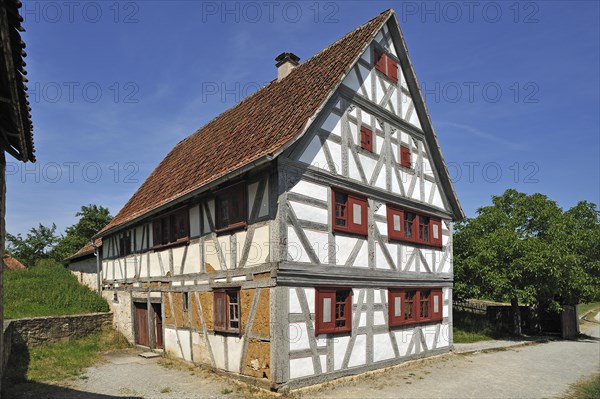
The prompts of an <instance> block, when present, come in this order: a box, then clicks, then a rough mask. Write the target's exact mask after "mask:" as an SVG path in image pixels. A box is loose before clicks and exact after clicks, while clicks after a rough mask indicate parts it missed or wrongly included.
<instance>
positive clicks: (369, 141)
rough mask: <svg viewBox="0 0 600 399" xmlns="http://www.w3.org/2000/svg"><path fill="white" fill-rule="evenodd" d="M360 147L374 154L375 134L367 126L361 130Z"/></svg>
mask: <svg viewBox="0 0 600 399" xmlns="http://www.w3.org/2000/svg"><path fill="white" fill-rule="evenodd" d="M360 146H361V147H362V148H363V149H365V150H367V151H370V152H373V132H372V131H371V129H369V128H367V127H365V126H362V127H361V128H360Z"/></svg>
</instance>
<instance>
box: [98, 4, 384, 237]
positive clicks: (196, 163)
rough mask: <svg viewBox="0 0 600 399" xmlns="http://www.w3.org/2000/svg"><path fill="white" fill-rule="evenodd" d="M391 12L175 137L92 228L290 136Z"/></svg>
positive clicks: (186, 189) (209, 178)
mask: <svg viewBox="0 0 600 399" xmlns="http://www.w3.org/2000/svg"><path fill="white" fill-rule="evenodd" d="M391 15H393V11H392V10H387V11H384V12H383V13H381V14H380V15H378V16H377V17H375V18H374V19H372V20H370V21H369V22H367V23H366V24H364V25H361V26H359V27H358V28H356V29H355V30H354V31H352V32H350V33H349V34H347V35H346V36H344V37H343V38H341V39H339V40H338V41H336V42H335V43H333V44H332V45H331V46H329V47H327V48H326V49H324V50H323V51H321V52H319V53H318V54H316V55H315V56H313V57H312V58H310V59H308V60H307V61H305V62H304V63H302V64H301V65H299V66H298V67H296V68H295V69H293V70H292V72H291V73H290V74H289V75H288V76H287V77H285V78H284V79H282V80H281V81H277V80H275V81H272V82H271V83H269V84H268V85H266V86H265V87H263V88H262V89H260V90H259V91H257V92H256V93H254V94H253V95H251V96H250V97H248V98H246V99H245V100H244V101H242V102H240V103H239V104H237V105H236V106H234V107H233V108H230V109H229V110H227V111H225V112H224V113H222V114H221V115H219V116H218V117H216V118H215V119H213V120H212V121H210V122H209V123H208V124H206V125H205V126H204V127H202V128H201V129H200V130H198V131H196V132H195V133H194V134H192V135H191V136H189V137H188V138H186V139H184V140H182V141H181V142H179V143H178V144H177V145H176V146H175V148H173V150H171V152H170V153H169V154H168V155H167V156H166V157H165V158H164V159H163V160H162V162H161V163H160V164H159V165H158V166H157V167H156V169H154V171H153V172H152V173H151V174H150V175H149V176H148V178H147V179H146V181H144V183H143V184H142V185H141V187H140V188H139V189H138V190H137V191H136V192H135V193H134V194H133V196H132V197H131V199H130V200H129V201H128V202H127V203H126V204H125V206H124V207H123V209H121V211H120V212H119V213H118V214H117V216H115V218H114V219H113V220H112V222H111V223H109V224H108V225H107V226H106V227H105V228H104V229H102V230H101V231H100V232H99V233H98V236H102V235H104V233H106V232H107V231H109V230H112V229H114V228H116V227H118V226H120V225H122V224H124V223H127V222H129V221H132V220H134V219H136V218H138V217H140V216H143V215H144V214H146V213H148V212H150V211H152V210H154V209H156V208H158V207H161V206H163V205H166V204H169V203H170V202H172V201H174V200H176V199H177V198H179V197H181V196H183V195H185V194H188V193H190V192H192V191H194V190H197V189H198V188H200V187H202V186H204V185H206V184H208V183H211V182H213V181H215V180H217V179H219V178H221V177H223V176H226V175H227V174H228V173H230V172H232V171H235V170H237V169H239V168H241V167H243V166H245V165H248V164H250V163H252V162H254V161H257V160H259V159H261V158H263V157H265V156H267V155H273V154H275V153H277V152H278V151H280V150H281V149H283V148H284V147H285V146H286V145H287V144H289V143H291V142H293V141H294V140H295V139H297V138H298V137H299V135H300V134H301V133H303V132H304V129H305V128H306V127H307V125H308V123H309V121H310V120H311V117H313V116H315V115H316V113H317V112H318V111H319V109H320V108H321V107H322V106H323V105H324V103H325V101H326V100H327V99H328V98H329V96H330V95H331V93H332V92H333V90H334V89H335V88H336V87H337V86H338V84H339V83H340V82H341V80H342V79H343V77H344V76H345V75H346V73H347V72H348V71H349V70H350V68H351V67H352V65H353V63H354V61H355V60H356V59H357V58H358V57H359V56H360V55H361V54H362V52H363V50H364V49H365V48H366V46H367V45H368V44H369V43H370V42H371V40H372V39H373V37H374V36H375V35H376V34H377V32H378V31H379V29H381V27H382V26H383V24H384V23H385V22H386V21H387V20H388V18H389V17H390V16H391Z"/></svg>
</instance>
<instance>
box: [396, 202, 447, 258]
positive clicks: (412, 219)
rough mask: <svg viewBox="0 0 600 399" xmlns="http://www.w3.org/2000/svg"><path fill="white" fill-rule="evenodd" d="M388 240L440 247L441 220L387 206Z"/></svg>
mask: <svg viewBox="0 0 600 399" xmlns="http://www.w3.org/2000/svg"><path fill="white" fill-rule="evenodd" d="M387 223H388V238H389V239H390V240H398V241H407V242H414V243H417V244H424V245H429V246H433V247H437V248H441V247H442V221H441V219H438V218H434V217H430V216H425V215H420V214H417V213H415V212H412V211H406V210H402V209H398V208H395V207H394V206H393V205H389V204H388V206H387Z"/></svg>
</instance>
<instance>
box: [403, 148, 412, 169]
mask: <svg viewBox="0 0 600 399" xmlns="http://www.w3.org/2000/svg"><path fill="white" fill-rule="evenodd" d="M400 165H402V166H404V167H405V168H410V167H411V163H410V148H408V147H406V146H403V145H402V146H400Z"/></svg>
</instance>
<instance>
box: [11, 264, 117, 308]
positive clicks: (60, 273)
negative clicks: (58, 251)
mask: <svg viewBox="0 0 600 399" xmlns="http://www.w3.org/2000/svg"><path fill="white" fill-rule="evenodd" d="M108 310H109V308H108V304H107V303H106V301H105V300H104V299H103V298H101V297H99V296H98V295H97V294H96V293H95V292H94V291H92V290H90V289H89V288H88V287H87V286H84V285H81V284H79V282H78V281H77V278H76V277H75V276H74V275H73V274H72V273H71V272H70V271H69V270H67V269H65V267H64V266H62V265H61V264H58V263H56V262H47V263H46V264H44V265H40V266H36V267H33V268H31V269H24V270H6V271H5V272H4V318H5V319H18V318H23V317H38V316H61V315H70V314H80V313H93V312H108Z"/></svg>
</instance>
